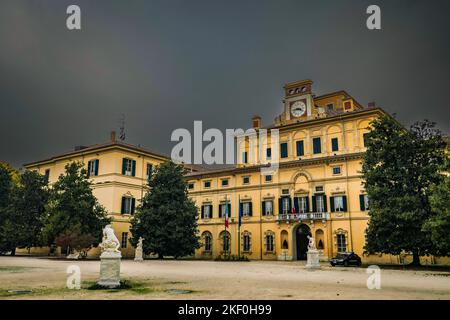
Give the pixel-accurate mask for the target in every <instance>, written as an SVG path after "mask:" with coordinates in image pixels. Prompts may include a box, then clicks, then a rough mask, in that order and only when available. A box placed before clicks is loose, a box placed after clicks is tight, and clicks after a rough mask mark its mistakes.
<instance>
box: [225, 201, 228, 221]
mask: <svg viewBox="0 0 450 320" xmlns="http://www.w3.org/2000/svg"><path fill="white" fill-rule="evenodd" d="M225 228H228V199H226V200H225Z"/></svg>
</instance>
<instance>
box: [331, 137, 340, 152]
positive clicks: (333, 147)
mask: <svg viewBox="0 0 450 320" xmlns="http://www.w3.org/2000/svg"><path fill="white" fill-rule="evenodd" d="M331 151H339V142H338V138H333V139H331Z"/></svg>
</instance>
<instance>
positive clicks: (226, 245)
mask: <svg viewBox="0 0 450 320" xmlns="http://www.w3.org/2000/svg"><path fill="white" fill-rule="evenodd" d="M220 239H221V242H222V243H221V246H222V252H230V243H231V236H230V234H229V233H228V232H222V234H221V236H220Z"/></svg>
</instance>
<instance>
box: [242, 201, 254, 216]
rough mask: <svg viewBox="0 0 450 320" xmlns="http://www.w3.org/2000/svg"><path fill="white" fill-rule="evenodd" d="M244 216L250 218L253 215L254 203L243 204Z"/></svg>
mask: <svg viewBox="0 0 450 320" xmlns="http://www.w3.org/2000/svg"><path fill="white" fill-rule="evenodd" d="M241 207H242V216H244V217H248V216H251V215H252V203H251V202H242V203H241Z"/></svg>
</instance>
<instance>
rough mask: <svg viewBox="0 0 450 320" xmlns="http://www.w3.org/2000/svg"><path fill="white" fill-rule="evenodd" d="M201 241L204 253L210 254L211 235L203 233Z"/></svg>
mask: <svg viewBox="0 0 450 320" xmlns="http://www.w3.org/2000/svg"><path fill="white" fill-rule="evenodd" d="M203 241H204V246H205V251H206V252H211V251H212V235H211V233H209V232H205V233H204V234H203Z"/></svg>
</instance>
